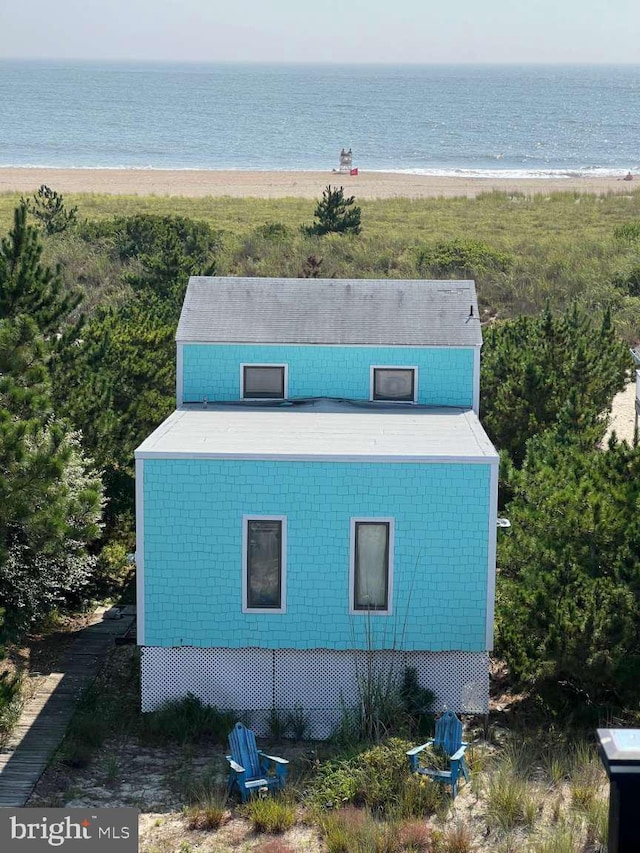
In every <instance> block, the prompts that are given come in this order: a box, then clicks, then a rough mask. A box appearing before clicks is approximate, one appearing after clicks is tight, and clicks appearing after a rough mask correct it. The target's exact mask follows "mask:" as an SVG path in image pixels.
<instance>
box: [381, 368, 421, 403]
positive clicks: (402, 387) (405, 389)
mask: <svg viewBox="0 0 640 853" xmlns="http://www.w3.org/2000/svg"><path fill="white" fill-rule="evenodd" d="M417 372H418V371H417V368H416V367H372V368H371V399H372V400H380V401H388V402H391V401H396V402H403V403H415V402H416V391H417V383H416V374H417Z"/></svg>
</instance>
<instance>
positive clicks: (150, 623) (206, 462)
mask: <svg viewBox="0 0 640 853" xmlns="http://www.w3.org/2000/svg"><path fill="white" fill-rule="evenodd" d="M489 479H490V466H489V465H483V464H423V465H409V464H398V465H396V464H366V463H328V462H308V463H302V462H269V461H264V462H252V461H230V460H224V461H222V460H215V459H201V460H197V459H194V460H188V459H146V460H145V461H144V561H145V562H144V564H145V612H146V614H147V615H146V618H145V643H146V644H147V645H151V646H181V645H193V646H204V647H217V646H229V647H248V646H263V647H268V648H298V649H303V648H331V649H349V648H366V647H367V644H368V642H369V641H368V640H367V632H371V642H372V643H374V644H375V646H376V647H383V648H391V647H395V648H404V649H415V650H433V651H439V650H446V649H464V650H468V651H481V650H483V649H484V648H486V641H485V620H486V598H487V564H488V550H487V540H488V534H489V494H490V488H489ZM247 514H256V515H285V516H287V538H288V547H287V592H286V598H287V612H286V613H284V614H268V613H265V614H243V613H242V591H241V590H242V585H241V572H242V559H241V553H242V518H243V515H247ZM353 516H357V517H372V516H373V517H375V516H379V517H387V516H389V517H393V518H394V519H395V554H394V579H393V613H392V614H391V615H388V616H383V615H374V616H371V617H367V616H363V615H361V614H357V615H349V559H350V557H349V544H350V543H349V530H350V518H351V517H353Z"/></svg>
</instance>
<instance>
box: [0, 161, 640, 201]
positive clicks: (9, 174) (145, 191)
mask: <svg viewBox="0 0 640 853" xmlns="http://www.w3.org/2000/svg"><path fill="white" fill-rule="evenodd" d="M329 183H331V184H334V185H335V184H340V185H342V186H344V187H345V190H348V191H349V192H350V193H352V194H354V195H356V196H357V197H358V198H360V199H376V198H430V197H439V196H442V197H452V196H466V197H468V198H474V197H475V196H477V195H479V194H480V193H483V192H490V191H491V190H501V191H504V192H521V193H525V194H527V195H531V194H534V193H543V194H545V195H548V194H549V193H552V192H566V191H568V192H580V193H596V194H602V193H609V192H612V193H628V192H629V191H630V190H632V189H634V188H635V187H636V186H638V185H640V180H637V179H636V180H635V181H634V182H631V181H623V180H621V179H620V178H561V179H560V178H559V179H555V180H553V179H544V178H541V179H521V180H513V179H506V178H495V179H494V178H454V177H450V178H448V177H446V178H445V177H433V176H430V175H405V174H397V173H391V172H366V171H364V172H363V171H361V172H360V174H359V175H358V176H353V177H352V176H350V175H345V174H338V173H334V172H243V171H192V170H186V169H185V170H169V169H167V170H161V169H149V170H143V169H140V170H136V169H30V168H24V169H21V168H19V169H16V168H0V192H23V193H24V192H32V191H33V190H36V189H37V188H38V187H39V186H40V185H41V184H47V185H48V186H51V187H53V188H54V189H56V190H58V192H66V193H83V192H86V193H110V194H112V195H162V196H189V197H195V196H232V197H235V198H244V197H257V198H287V197H296V198H316V197H317V196H319V195H321V193H322V190H323V189H324V187H326V185H327V184H329Z"/></svg>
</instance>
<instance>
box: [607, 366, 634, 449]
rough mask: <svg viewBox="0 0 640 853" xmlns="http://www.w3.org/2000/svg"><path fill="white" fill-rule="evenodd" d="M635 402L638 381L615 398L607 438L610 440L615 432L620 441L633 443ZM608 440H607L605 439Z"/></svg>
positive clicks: (630, 384) (631, 383) (629, 385)
mask: <svg viewBox="0 0 640 853" xmlns="http://www.w3.org/2000/svg"><path fill="white" fill-rule="evenodd" d="M635 401H636V380H635V379H634V380H633V381H632V382H630V383H629V384H628V385H627V387H626V388H625V389H624V391H621V392H620V393H619V394H616V396H615V397H614V398H613V406H612V408H611V423H610V424H609V429H608V431H607V436H606V438H609V436H610V435H611V433H612V432H613V430H615V432H616V435H617V436H618V438H619V439H620V440H622V439H626V441H628V442H629V443H631V442H632V441H633V427H634V423H635V411H636V409H635ZM605 440H606V439H605Z"/></svg>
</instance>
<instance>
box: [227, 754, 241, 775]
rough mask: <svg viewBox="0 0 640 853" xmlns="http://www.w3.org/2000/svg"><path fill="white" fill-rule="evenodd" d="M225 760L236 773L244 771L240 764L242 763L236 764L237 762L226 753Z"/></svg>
mask: <svg viewBox="0 0 640 853" xmlns="http://www.w3.org/2000/svg"><path fill="white" fill-rule="evenodd" d="M227 761H228V762H229V766H230V767H231V769H232V770H234V771H235V772H236V773H244V767H243V766H242V764H238V762H237V761H234V760H233V758H231V756H230V755H227Z"/></svg>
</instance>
